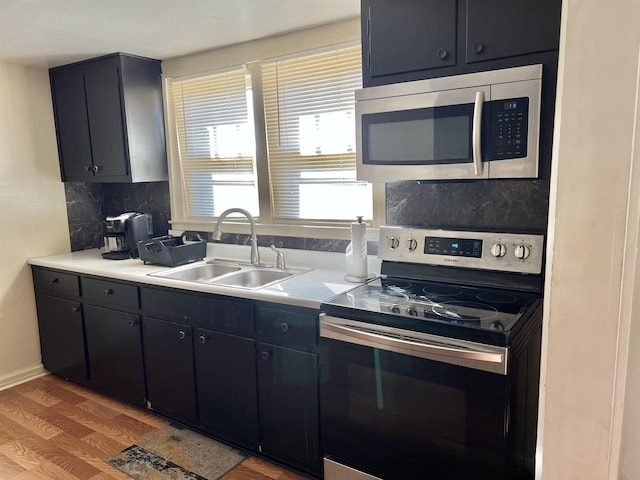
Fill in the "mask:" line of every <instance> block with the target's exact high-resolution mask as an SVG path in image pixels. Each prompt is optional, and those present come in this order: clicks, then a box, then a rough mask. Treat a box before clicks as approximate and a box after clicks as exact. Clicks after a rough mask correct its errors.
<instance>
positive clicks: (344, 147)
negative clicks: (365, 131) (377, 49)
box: [262, 46, 373, 223]
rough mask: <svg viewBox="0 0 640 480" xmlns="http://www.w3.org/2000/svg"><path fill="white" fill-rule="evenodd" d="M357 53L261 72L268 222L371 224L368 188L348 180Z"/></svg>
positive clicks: (358, 79)
mask: <svg viewBox="0 0 640 480" xmlns="http://www.w3.org/2000/svg"><path fill="white" fill-rule="evenodd" d="M361 68H362V67H361V59H360V47H359V46H354V47H349V48H340V49H332V50H328V51H324V52H322V53H316V54H313V55H305V56H298V57H295V58H288V59H276V60H275V61H271V62H265V63H263V66H262V85H263V86H262V92H263V97H264V109H265V118H266V129H267V144H268V152H269V154H268V157H269V177H270V185H271V196H272V203H273V204H272V208H273V218H274V221H275V223H278V222H284V223H286V222H287V221H304V220H312V221H313V220H315V221H318V220H321V221H336V220H338V221H340V220H349V219H353V218H356V216H358V215H362V216H364V218H365V219H371V218H372V215H373V200H372V191H371V185H370V184H368V183H366V182H358V181H356V158H355V153H356V152H355V118H354V105H355V100H354V91H355V90H356V89H358V88H361V86H362V72H361Z"/></svg>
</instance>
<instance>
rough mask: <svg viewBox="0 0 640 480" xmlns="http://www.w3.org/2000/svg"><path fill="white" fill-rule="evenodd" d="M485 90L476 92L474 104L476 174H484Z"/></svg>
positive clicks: (473, 135) (474, 168) (474, 163)
mask: <svg viewBox="0 0 640 480" xmlns="http://www.w3.org/2000/svg"><path fill="white" fill-rule="evenodd" d="M483 104H484V92H483V91H478V92H476V102H475V105H474V106H473V132H472V137H473V139H472V142H473V143H472V147H473V170H474V172H475V174H476V175H482V105H483Z"/></svg>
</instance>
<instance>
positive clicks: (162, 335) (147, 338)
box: [143, 317, 196, 423]
mask: <svg viewBox="0 0 640 480" xmlns="http://www.w3.org/2000/svg"><path fill="white" fill-rule="evenodd" d="M143 338H144V340H143V344H144V358H145V366H146V373H147V398H148V400H149V402H150V405H149V406H150V408H151V409H152V410H156V411H158V412H159V413H163V414H165V415H168V416H170V417H173V418H176V419H178V420H182V421H186V422H187V423H194V422H195V419H196V392H195V372H194V365H193V334H192V328H191V326H190V325H183V324H181V323H175V322H167V321H164V320H159V319H156V318H150V317H144V319H143Z"/></svg>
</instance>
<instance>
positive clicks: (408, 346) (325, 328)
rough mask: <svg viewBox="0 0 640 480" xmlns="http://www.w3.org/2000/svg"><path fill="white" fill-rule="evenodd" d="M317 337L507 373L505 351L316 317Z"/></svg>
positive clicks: (444, 338)
mask: <svg viewBox="0 0 640 480" xmlns="http://www.w3.org/2000/svg"><path fill="white" fill-rule="evenodd" d="M320 337H323V338H330V339H333V340H338V341H341V342H348V343H352V344H354V345H362V346H365V347H372V348H377V349H380V350H386V351H389V352H394V353H400V354H403V355H410V356H413V357H419V358H425V359H427V360H434V361H437V362H441V363H448V364H451V365H458V366H461V367H468V368H474V369H476V370H482V371H485V372H491V373H498V374H500V375H506V374H507V359H508V353H509V348H508V347H498V346H494V345H484V344H479V343H475V342H469V341H466V340H458V339H453V338H447V337H441V336H437V335H430V334H426V333H421V332H410V331H407V330H402V329H399V328H393V327H385V326H381V325H375V324H369V323H363V322H358V321H354V320H347V319H344V318H338V317H333V316H330V315H327V314H325V313H321V314H320Z"/></svg>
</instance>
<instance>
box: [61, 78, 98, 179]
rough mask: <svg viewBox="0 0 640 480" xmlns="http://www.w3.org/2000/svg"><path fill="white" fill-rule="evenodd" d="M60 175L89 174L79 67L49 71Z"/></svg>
mask: <svg viewBox="0 0 640 480" xmlns="http://www.w3.org/2000/svg"><path fill="white" fill-rule="evenodd" d="M51 89H52V94H53V106H54V112H55V121H56V129H57V137H58V154H59V156H60V167H61V169H62V178H63V180H64V179H67V178H69V177H75V178H78V177H92V176H93V172H92V170H91V169H92V167H93V160H92V155H91V143H90V142H91V137H90V136H89V120H88V117H87V103H86V98H85V90H84V75H83V73H82V67H81V66H77V67H69V68H62V69H58V70H52V71H51Z"/></svg>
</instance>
